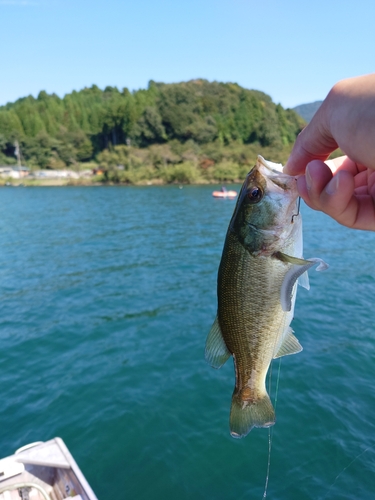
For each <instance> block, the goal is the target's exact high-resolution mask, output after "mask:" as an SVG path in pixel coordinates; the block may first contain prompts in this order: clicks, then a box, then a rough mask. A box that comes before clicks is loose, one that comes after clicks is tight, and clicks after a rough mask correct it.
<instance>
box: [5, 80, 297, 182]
mask: <svg viewBox="0 0 375 500" xmlns="http://www.w3.org/2000/svg"><path fill="white" fill-rule="evenodd" d="M303 125H304V121H303V120H302V119H301V118H300V117H299V116H298V115H297V114H296V113H295V112H294V111H292V110H290V109H287V110H285V109H284V108H283V107H282V106H281V105H279V104H277V105H276V104H274V103H273V102H272V100H271V98H270V97H269V96H267V95H266V94H264V93H262V92H259V91H255V90H247V89H244V88H242V87H240V86H239V85H237V84H231V83H218V82H212V83H211V82H208V81H206V80H192V81H189V82H184V83H178V84H163V83H155V82H153V81H151V82H150V83H149V86H148V88H147V89H146V90H138V91H135V92H129V90H127V89H126V88H125V89H123V90H122V91H119V90H118V89H117V88H113V87H107V88H106V89H105V90H104V91H102V90H100V89H99V88H98V87H97V86H95V85H93V86H92V87H90V88H85V89H83V90H81V91H79V92H76V91H74V92H72V93H71V94H67V95H66V96H65V97H63V98H62V99H61V98H59V97H58V96H56V95H55V94H52V95H48V94H47V93H46V92H44V91H42V92H40V93H39V95H38V97H37V98H36V99H35V98H33V97H32V96H29V97H25V98H22V99H19V100H18V101H16V102H14V103H8V104H7V105H6V106H2V107H0V164H12V163H14V162H15V161H16V160H15V143H16V141H18V143H19V145H20V151H21V154H22V160H23V162H24V163H26V164H27V165H28V166H30V167H31V168H36V167H39V168H52V169H56V168H65V167H70V168H84V167H85V165H89V166H90V167H92V166H93V163H94V162H95V163H96V164H97V165H99V166H101V168H102V169H103V170H104V171H105V172H106V175H107V178H108V177H110V176H111V175H112V177H113V178H114V180H116V176H117V178H118V180H123V181H126V182H137V181H142V179H143V180H144V179H147V177H149V176H151V177H155V176H159V177H160V178H161V179H162V180H164V181H166V182H172V181H173V180H176V179H174V178H173V173H172V170H171V167H174V169H176V168H177V170H178V169H180V170H181V171H185V173H186V172H188V174H187V175H188V177H189V176H190V177H191V176H193V177H194V176H195V177H197V176H200V177H202V178H206V179H208V180H210V176H211V177H212V175H213V171H214V170H216V169H217V168H218V166H221V167H223V164H224V167H223V168H224V170H228V169H229V171H231V170H232V173H231V174H230V175H229V178H235V177H236V176H238V175H239V171H238V168H239V167H240V166H241V164H244V165H246V164H247V163H248V162H253V161H254V155H255V154H256V153H258V152H260V153H261V152H262V151H264V148H266V149H265V151H268V152H269V153H271V154H272V157H269V158H270V159H271V160H283V159H284V160H285V159H286V156H287V153H288V151H289V149H290V146H291V144H292V143H293V142H294V140H295V138H296V135H297V134H298V132H299V131H300V130H301V128H302V127H303ZM268 156H269V155H268ZM250 157H251V158H250ZM119 166H120V169H117V171H116V172H115V170H116V168H117V167H119ZM236 168H237V170H236ZM219 170H220V167H219ZM111 172H112V173H111ZM189 172H190V173H189ZM215 175H216V174H215ZM182 177H184V175H182ZM227 177H228V175H227V174H224V175H221V177H220V175H219V177H217V178H218V179H219V180H221V178H223V180H225V179H226V178H227ZM177 180H178V179H177ZM191 180H194V179H190V181H191ZM211 180H212V179H211Z"/></svg>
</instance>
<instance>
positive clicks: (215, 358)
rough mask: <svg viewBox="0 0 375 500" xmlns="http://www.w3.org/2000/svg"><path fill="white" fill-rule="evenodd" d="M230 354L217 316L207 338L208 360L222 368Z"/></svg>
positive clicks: (206, 352)
mask: <svg viewBox="0 0 375 500" xmlns="http://www.w3.org/2000/svg"><path fill="white" fill-rule="evenodd" d="M230 356H231V353H230V351H229V350H228V348H227V346H226V345H225V342H224V339H223V334H222V333H221V328H220V324H219V318H218V317H217V316H216V318H215V321H214V323H213V325H212V327H211V330H210V332H209V334H208V336H207V340H206V349H205V358H206V361H207V363H209V364H210V365H211V366H213V367H214V368H220V367H221V366H223V364H224V363H225V362H226V361H227V360H228V358H229V357H230Z"/></svg>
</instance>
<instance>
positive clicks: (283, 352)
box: [273, 328, 302, 359]
mask: <svg viewBox="0 0 375 500" xmlns="http://www.w3.org/2000/svg"><path fill="white" fill-rule="evenodd" d="M301 351H302V346H301V344H300V343H299V342H298V339H297V338H296V337H295V336H294V335H293V330H292V329H291V328H289V330H288V333H287V336H286V338H285V339H284V341H283V343H282V344H281V346H280V349H279V350H278V351H277V353H276V355H275V356H274V357H273V359H276V358H281V356H288V355H289V354H297V352H301Z"/></svg>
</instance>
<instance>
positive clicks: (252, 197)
mask: <svg viewBox="0 0 375 500" xmlns="http://www.w3.org/2000/svg"><path fill="white" fill-rule="evenodd" d="M247 197H248V199H249V201H250V202H251V203H258V202H259V201H260V200H261V199H262V198H263V192H262V190H261V189H260V188H259V187H258V186H253V187H251V188H250V189H249V190H248V192H247Z"/></svg>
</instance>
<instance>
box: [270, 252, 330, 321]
mask: <svg viewBox="0 0 375 500" xmlns="http://www.w3.org/2000/svg"><path fill="white" fill-rule="evenodd" d="M274 256H275V258H277V259H279V260H280V261H281V262H285V263H287V264H290V265H291V267H290V269H289V270H288V271H287V273H286V275H285V277H284V280H283V283H282V285H281V289H280V302H281V307H282V309H283V311H290V310H291V309H292V298H293V288H294V285H295V283H296V281H297V280H298V278H300V277H301V285H302V286H305V287H306V288H307V289H308V287H309V285H308V281H306V279H305V278H304V277H303V275H304V273H306V272H307V271H308V270H309V269H310V267H312V266H313V265H315V264H319V265H318V267H317V269H316V270H317V271H324V270H325V269H327V268H328V264H326V263H325V262H324V260H322V259H318V258H312V259H307V260H306V259H299V258H298V257H292V256H291V255H286V254H284V253H282V252H277V253H276V254H275V255H274Z"/></svg>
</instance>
